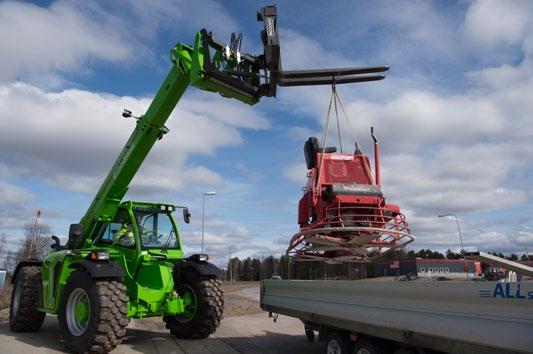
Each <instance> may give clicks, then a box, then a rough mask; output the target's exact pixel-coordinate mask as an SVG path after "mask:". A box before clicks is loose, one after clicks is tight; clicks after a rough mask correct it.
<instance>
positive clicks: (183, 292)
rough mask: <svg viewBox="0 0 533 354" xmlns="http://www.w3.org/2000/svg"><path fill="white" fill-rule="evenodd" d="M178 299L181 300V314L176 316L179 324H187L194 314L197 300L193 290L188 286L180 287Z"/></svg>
mask: <svg viewBox="0 0 533 354" xmlns="http://www.w3.org/2000/svg"><path fill="white" fill-rule="evenodd" d="M179 294H180V297H181V298H182V300H183V313H181V314H179V315H178V316H177V319H178V321H179V322H182V323H184V322H189V321H190V320H191V319H192V318H193V317H194V314H195V313H196V309H197V305H198V303H197V300H196V294H195V293H194V290H193V289H192V288H191V287H190V286H189V285H181V286H180V292H179Z"/></svg>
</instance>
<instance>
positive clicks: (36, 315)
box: [9, 267, 46, 332]
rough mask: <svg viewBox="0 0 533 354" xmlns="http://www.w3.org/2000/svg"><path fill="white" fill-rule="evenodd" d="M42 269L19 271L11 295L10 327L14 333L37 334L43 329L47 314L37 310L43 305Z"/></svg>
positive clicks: (27, 268) (29, 268)
mask: <svg viewBox="0 0 533 354" xmlns="http://www.w3.org/2000/svg"><path fill="white" fill-rule="evenodd" d="M42 289H43V282H42V276H41V267H24V268H22V269H20V270H19V272H18V274H17V278H16V279H15V286H14V287H13V292H12V293H11V304H10V306H9V327H10V328H11V330H12V331H13V332H35V331H38V330H39V328H41V326H42V324H43V322H44V318H45V316H46V313H44V312H41V311H39V310H37V308H38V307H40V306H41V303H42V300H41V299H42Z"/></svg>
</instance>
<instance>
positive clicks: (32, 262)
mask: <svg viewBox="0 0 533 354" xmlns="http://www.w3.org/2000/svg"><path fill="white" fill-rule="evenodd" d="M42 265H43V262H42V261H39V260H37V259H27V260H25V261H22V262H19V264H17V268H15V272H14V273H13V276H12V277H11V284H15V279H16V278H17V274H18V272H19V270H21V269H22V268H24V267H32V266H34V267H40V266H42Z"/></svg>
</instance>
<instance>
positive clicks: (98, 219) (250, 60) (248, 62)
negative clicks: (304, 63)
mask: <svg viewBox="0 0 533 354" xmlns="http://www.w3.org/2000/svg"><path fill="white" fill-rule="evenodd" d="M257 20H258V21H263V23H264V29H263V30H262V31H261V39H262V42H263V46H264V50H263V53H262V54H259V55H250V54H246V53H241V52H240V47H241V42H242V36H241V35H238V36H236V35H235V34H234V35H232V39H231V45H226V44H224V43H222V42H219V41H217V40H216V39H215V38H214V37H213V35H212V33H211V32H208V31H207V30H205V29H203V30H201V31H200V32H198V34H197V35H196V38H195V42H194V46H193V47H191V46H189V45H186V44H177V45H176V46H175V47H174V48H173V49H172V50H171V61H172V63H173V67H172V69H171V70H170V72H169V74H168V76H167V77H166V79H165V81H164V82H163V85H162V86H161V87H160V89H159V91H158V92H157V94H156V96H155V97H154V99H153V101H152V103H151V104H150V107H149V108H148V110H147V111H146V113H145V114H144V115H142V116H140V117H135V118H136V120H137V125H136V127H135V130H134V131H133V133H132V134H131V136H130V138H129V139H128V141H127V143H126V145H125V146H124V148H123V149H122V151H121V153H120V154H119V156H118V158H117V160H116V161H115V163H114V165H113V167H112V168H111V170H110V171H109V173H108V175H107V177H106V179H105V181H104V182H103V184H102V186H101V187H100V190H99V191H98V193H97V194H96V196H95V198H94V200H93V202H92V204H91V206H90V207H89V209H88V210H87V212H86V214H85V216H84V217H83V218H82V220H81V221H80V223H81V224H82V226H83V237H81V238H80V239H79V242H76V244H72V242H73V241H71V242H69V245H68V246H69V247H70V248H80V247H88V246H90V245H91V244H92V242H93V241H94V240H95V239H96V238H97V237H98V235H99V234H100V232H101V230H102V227H103V226H104V225H105V223H107V222H110V221H111V220H112V219H113V218H114V216H115V214H116V212H117V209H118V207H119V204H120V202H121V200H122V198H123V197H124V195H125V194H126V192H127V191H128V186H129V184H130V182H131V180H132V179H133V177H134V176H135V174H136V173H137V171H138V170H139V168H140V166H141V164H142V162H143V161H144V159H145V158H146V156H147V155H148V153H149V152H150V150H151V149H152V146H153V145H154V144H155V142H156V141H157V140H159V139H161V138H162V137H163V135H164V134H166V133H167V132H168V129H167V128H166V127H165V123H166V121H167V119H168V118H169V116H170V114H171V113H172V111H173V110H174V107H175V106H176V104H177V103H178V101H179V100H180V98H181V96H182V95H183V93H184V92H185V90H186V89H187V87H188V86H189V85H193V86H196V87H198V88H200V89H202V90H205V91H210V92H216V93H219V94H220V95H222V96H223V97H227V98H234V99H237V100H239V101H241V102H244V103H246V104H249V105H253V104H256V103H258V102H259V100H260V99H261V97H263V96H267V97H275V96H276V89H277V86H306V85H330V84H345V83H353V82H365V81H376V80H381V79H383V78H384V76H383V75H376V74H379V73H382V72H385V71H387V70H388V69H389V68H388V67H386V66H378V67H369V68H340V69H319V70H294V71H283V70H282V67H281V56H280V43H279V35H278V26H277V11H276V7H275V6H265V7H263V8H262V9H261V10H260V11H259V12H258V14H257ZM125 115H126V116H131V112H129V113H125Z"/></svg>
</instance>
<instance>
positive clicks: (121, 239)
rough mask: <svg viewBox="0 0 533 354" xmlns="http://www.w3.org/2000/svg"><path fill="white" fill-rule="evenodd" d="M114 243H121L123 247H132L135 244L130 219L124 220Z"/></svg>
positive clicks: (116, 233)
mask: <svg viewBox="0 0 533 354" xmlns="http://www.w3.org/2000/svg"><path fill="white" fill-rule="evenodd" d="M113 244H114V245H120V246H123V247H132V246H134V245H135V235H133V230H132V227H131V222H130V221H129V220H126V221H123V222H122V225H121V226H120V228H119V229H118V230H117V231H116V232H115V240H114V241H113Z"/></svg>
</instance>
